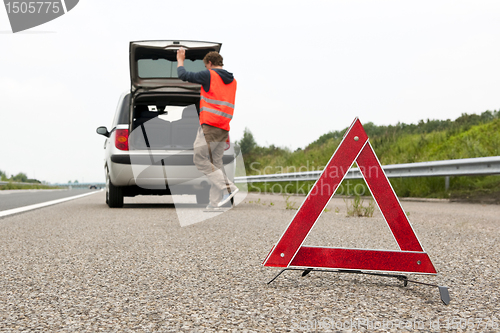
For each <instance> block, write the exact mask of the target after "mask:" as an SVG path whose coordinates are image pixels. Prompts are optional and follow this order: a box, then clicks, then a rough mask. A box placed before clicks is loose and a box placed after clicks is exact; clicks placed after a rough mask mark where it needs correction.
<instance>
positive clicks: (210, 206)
mask: <svg viewBox="0 0 500 333" xmlns="http://www.w3.org/2000/svg"><path fill="white" fill-rule="evenodd" d="M203 211H204V212H222V209H220V208H219V207H214V206H212V205H211V204H208V206H207V207H206V208H205V209H204V210H203Z"/></svg>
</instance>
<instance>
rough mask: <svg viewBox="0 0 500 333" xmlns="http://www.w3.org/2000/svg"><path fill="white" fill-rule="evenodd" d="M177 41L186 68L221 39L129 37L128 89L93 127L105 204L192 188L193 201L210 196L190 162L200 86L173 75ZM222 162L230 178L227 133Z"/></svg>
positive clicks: (194, 67) (193, 67)
mask: <svg viewBox="0 0 500 333" xmlns="http://www.w3.org/2000/svg"><path fill="white" fill-rule="evenodd" d="M180 47H183V48H185V49H186V60H185V62H184V66H185V68H186V70H188V71H201V70H204V69H205V65H204V63H203V58H204V57H205V55H206V54H207V53H208V52H210V51H219V50H220V48H221V44H220V43H211V42H199V41H182V40H178V41H174V40H172V41H137V42H131V43H130V81H131V88H130V91H127V92H125V93H123V94H122V96H121V97H120V99H119V101H118V107H117V109H116V112H115V116H114V120H113V123H112V125H111V129H110V130H109V131H108V129H107V128H106V127H104V126H101V127H99V128H97V133H99V134H101V135H104V136H105V137H106V142H105V144H104V150H105V154H104V173H105V177H106V203H107V204H108V206H109V207H122V206H123V198H124V197H133V196H136V195H170V194H192V195H196V201H197V203H198V204H206V203H208V201H209V190H210V184H209V182H208V180H207V178H206V177H205V176H204V175H203V174H202V173H201V172H199V171H198V169H197V168H196V166H195V165H194V162H193V143H194V141H195V138H196V134H197V131H198V128H199V126H200V125H199V109H200V88H201V86H200V85H199V84H194V83H189V82H183V81H181V80H180V79H179V78H178V77H177V60H176V56H177V50H178V49H179V48H180ZM223 164H224V170H225V172H226V175H227V177H228V178H229V179H230V180H231V181H233V179H234V173H235V151H234V145H233V144H232V143H231V142H230V141H229V139H228V141H227V142H226V150H225V152H224V157H223ZM174 189H175V190H174Z"/></svg>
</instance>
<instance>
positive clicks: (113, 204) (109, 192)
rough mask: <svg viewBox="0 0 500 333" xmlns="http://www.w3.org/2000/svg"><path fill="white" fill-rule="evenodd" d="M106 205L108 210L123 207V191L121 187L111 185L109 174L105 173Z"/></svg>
mask: <svg viewBox="0 0 500 333" xmlns="http://www.w3.org/2000/svg"><path fill="white" fill-rule="evenodd" d="M106 203H107V204H108V206H109V208H121V207H123V191H122V188H121V187H117V186H115V185H113V183H112V182H111V180H110V179H109V173H106Z"/></svg>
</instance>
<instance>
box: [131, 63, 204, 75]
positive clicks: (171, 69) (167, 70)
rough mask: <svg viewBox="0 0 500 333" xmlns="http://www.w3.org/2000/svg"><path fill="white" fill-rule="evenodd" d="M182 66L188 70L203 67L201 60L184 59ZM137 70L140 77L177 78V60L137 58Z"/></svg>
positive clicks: (195, 70)
mask: <svg viewBox="0 0 500 333" xmlns="http://www.w3.org/2000/svg"><path fill="white" fill-rule="evenodd" d="M184 68H186V70H187V71H190V72H199V71H202V70H204V69H205V64H204V63H203V60H201V59H199V60H188V59H186V60H185V61H184ZM137 70H138V74H139V77H140V78H142V79H158V78H162V79H163V78H169V79H174V78H177V77H178V76H177V61H170V60H168V59H139V60H138V61H137Z"/></svg>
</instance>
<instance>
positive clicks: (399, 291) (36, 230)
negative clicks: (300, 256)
mask: <svg viewBox="0 0 500 333" xmlns="http://www.w3.org/2000/svg"><path fill="white" fill-rule="evenodd" d="M289 200H294V201H296V202H297V203H300V202H301V201H302V200H303V197H291V198H290V199H289ZM125 202H126V205H125V207H124V208H123V209H109V208H108V207H107V206H106V205H105V203H104V192H99V193H96V194H94V195H90V196H86V197H83V198H80V199H77V200H72V201H68V202H65V203H61V204H58V205H54V206H50V207H46V208H42V209H37V210H33V211H29V212H25V213H22V214H17V215H13V216H8V217H4V218H0V331H8V332H10V331H12V332H17V331H46V332H55V331H68V332H71V331H75V332H97V331H105V332H113V331H114V332H154V331H158V332H211V331H217V332H285V331H294V332H302V331H304V332H305V331H310V332H331V331H335V332H338V331H346V332H350V331H353V332H358V331H361V332H372V331H379V332H385V331H392V332H438V331H447V328H448V329H452V328H454V327H458V326H457V325H461V326H462V328H463V330H462V331H478V332H479V331H482V332H488V331H491V332H497V331H499V325H500V313H499V309H500V305H499V304H500V302H499V289H500V286H499V282H500V273H499V263H500V259H499V252H500V237H499V236H500V219H499V216H500V206H497V205H489V206H483V205H477V204H459V203H448V202H431V203H429V202H403V207H404V210H405V212H407V214H408V215H409V218H410V220H411V222H412V225H413V228H414V229H415V231H416V234H417V236H418V238H419V239H420V241H421V243H422V245H423V247H424V248H425V250H426V251H427V253H428V254H429V256H430V258H431V260H432V262H433V264H434V266H435V267H436V269H437V270H438V273H439V274H438V275H437V276H424V275H410V276H411V278H412V279H415V280H418V281H422V282H428V283H436V284H439V285H445V286H448V287H449V288H450V295H451V303H450V304H449V305H448V306H446V305H444V304H443V303H442V302H441V301H440V299H439V293H438V290H437V288H434V287H428V286H422V285H417V284H411V283H410V284H409V285H408V286H407V287H404V286H403V284H402V282H401V281H398V280H396V279H393V278H392V279H391V278H385V277H375V276H363V275H356V274H337V273H324V272H323V273H320V272H312V273H311V274H309V275H307V276H306V277H301V276H300V272H285V273H283V275H282V276H280V277H279V278H278V279H277V280H276V281H275V282H273V283H272V284H270V285H267V284H266V283H267V282H268V281H269V280H270V279H271V278H272V277H273V276H274V275H275V274H277V273H278V272H279V269H277V268H268V267H262V266H261V263H262V261H263V260H264V258H265V257H266V255H267V254H268V252H269V251H270V250H271V247H272V246H273V245H274V244H275V243H276V241H277V240H278V238H279V237H280V235H281V234H282V233H283V231H284V230H285V228H286V226H287V225H288V223H289V222H290V220H291V218H292V217H293V215H294V214H295V211H294V210H287V209H285V207H286V204H285V200H284V198H283V197H281V196H272V195H256V194H251V195H249V196H248V197H246V199H245V200H244V202H243V203H241V204H240V205H238V206H237V207H236V208H234V209H231V210H229V211H227V212H225V213H223V214H220V215H216V216H214V217H212V218H209V219H207V220H205V221H202V222H199V223H195V224H192V225H189V226H186V227H181V225H180V223H179V218H178V217H177V213H176V210H175V206H174V205H173V204H172V201H171V199H170V198H169V197H137V198H126V201H125ZM365 205H366V203H365ZM184 208H189V204H185V206H184ZM345 213H346V205H345V203H344V201H343V200H342V199H335V198H334V199H333V200H332V201H331V203H330V205H329V207H328V210H327V211H326V212H325V213H324V214H323V215H322V216H321V218H320V220H319V221H318V223H317V224H316V226H315V228H314V229H313V231H312V232H311V234H310V235H309V237H308V238H307V240H306V244H308V245H321V246H337V247H356V248H375V249H381V248H383V249H397V246H396V243H395V241H394V239H393V237H392V235H391V234H390V232H389V229H388V228H387V227H386V226H385V225H384V223H385V222H384V221H383V219H382V218H381V216H380V214H378V212H377V213H376V214H375V215H374V217H372V218H352V217H350V218H348V217H346V216H345ZM207 214H210V213H207ZM453 325H454V326H453Z"/></svg>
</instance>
